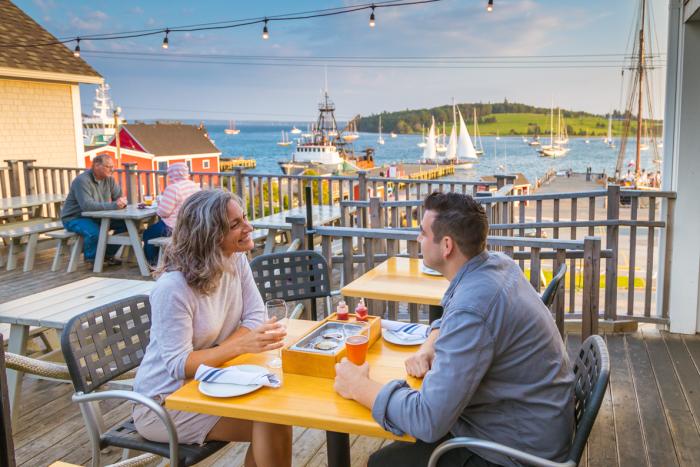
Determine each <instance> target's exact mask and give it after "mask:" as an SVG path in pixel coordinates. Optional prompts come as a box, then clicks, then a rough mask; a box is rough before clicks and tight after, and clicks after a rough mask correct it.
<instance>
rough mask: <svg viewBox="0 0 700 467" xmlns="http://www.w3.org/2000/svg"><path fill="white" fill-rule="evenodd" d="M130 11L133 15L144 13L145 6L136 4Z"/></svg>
mask: <svg viewBox="0 0 700 467" xmlns="http://www.w3.org/2000/svg"><path fill="white" fill-rule="evenodd" d="M129 13H131V14H132V15H142V14H143V8H141V7H140V6H135V7H133V8H129Z"/></svg>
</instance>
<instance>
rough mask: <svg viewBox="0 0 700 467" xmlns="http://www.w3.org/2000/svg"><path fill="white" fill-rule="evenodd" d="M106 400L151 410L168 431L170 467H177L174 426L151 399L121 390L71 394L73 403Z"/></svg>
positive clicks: (161, 408)
mask: <svg viewBox="0 0 700 467" xmlns="http://www.w3.org/2000/svg"><path fill="white" fill-rule="evenodd" d="M108 399H120V400H127V401H132V402H136V403H138V404H141V405H145V406H146V407H148V408H149V409H151V410H152V411H153V412H155V414H156V415H157V416H158V418H160V420H161V421H162V422H163V424H164V425H165V428H166V430H168V439H169V441H168V444H169V445H170V465H171V467H177V465H178V461H179V457H178V439H177V431H176V430H175V425H173V421H172V420H171V419H170V415H168V412H166V411H165V409H164V408H163V406H161V405H160V404H158V403H156V401H154V400H153V399H151V398H149V397H146V396H144V395H143V394H139V393H138V392H134V391H123V390H109V391H100V392H91V393H89V394H84V393H82V392H76V393H75V394H73V402H78V403H83V402H96V401H102V400H108Z"/></svg>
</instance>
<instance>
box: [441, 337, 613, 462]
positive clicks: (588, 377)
mask: <svg viewBox="0 0 700 467" xmlns="http://www.w3.org/2000/svg"><path fill="white" fill-rule="evenodd" d="M574 377H575V380H574V400H575V404H574V415H575V420H576V426H575V433H574V439H573V442H572V443H571V447H570V448H569V453H568V455H567V457H566V459H567V460H566V461H564V462H554V461H550V460H548V459H543V458H541V457H538V456H535V455H533V454H529V453H527V452H523V451H520V450H518V449H514V448H511V447H508V446H504V445H502V444H499V443H494V442H493V441H486V440H483V439H478V438H467V437H461V438H454V439H450V440H447V441H445V442H444V443H442V444H440V446H438V447H437V448H436V449H435V451H433V454H432V455H431V456H430V461H429V462H428V466H429V467H436V466H437V465H439V464H438V462H439V460H440V457H441V456H442V455H443V454H445V453H446V452H448V451H451V450H452V449H458V448H467V449H471V448H477V449H479V450H482V451H490V452H495V453H498V454H502V455H504V456H507V457H510V458H511V459H515V460H517V461H519V462H522V463H523V464H526V465H533V466H536V467H576V466H577V465H578V463H579V461H580V460H581V454H582V453H583V448H584V447H585V446H586V443H587V442H588V435H589V434H590V433H591V429H592V428H593V423H595V419H596V416H597V415H598V410H599V409H600V405H601V403H602V402H603V397H604V396H605V391H606V389H607V387H608V381H609V379H610V357H609V356H608V347H607V346H606V345H605V341H604V340H603V338H602V337H600V336H597V335H593V336H589V337H588V339H586V340H585V341H584V342H583V344H581V347H580V348H579V351H578V354H577V356H576V363H574Z"/></svg>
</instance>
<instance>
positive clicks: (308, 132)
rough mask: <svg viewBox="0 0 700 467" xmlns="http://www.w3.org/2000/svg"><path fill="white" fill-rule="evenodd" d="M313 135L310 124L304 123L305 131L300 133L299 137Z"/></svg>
mask: <svg viewBox="0 0 700 467" xmlns="http://www.w3.org/2000/svg"><path fill="white" fill-rule="evenodd" d="M312 136H313V133H312V132H311V125H309V124H307V125H306V133H302V134H301V137H302V138H311V137H312Z"/></svg>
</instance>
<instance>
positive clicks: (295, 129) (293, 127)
mask: <svg viewBox="0 0 700 467" xmlns="http://www.w3.org/2000/svg"><path fill="white" fill-rule="evenodd" d="M289 132H290V133H291V134H293V135H300V134H301V130H300V129H299V128H297V127H296V125H295V126H292V129H291V130H289Z"/></svg>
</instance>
